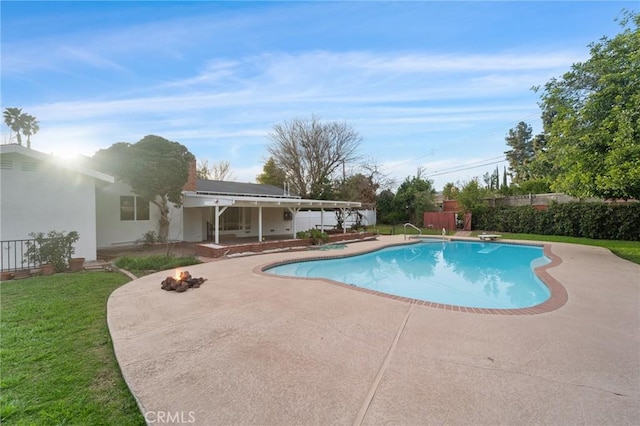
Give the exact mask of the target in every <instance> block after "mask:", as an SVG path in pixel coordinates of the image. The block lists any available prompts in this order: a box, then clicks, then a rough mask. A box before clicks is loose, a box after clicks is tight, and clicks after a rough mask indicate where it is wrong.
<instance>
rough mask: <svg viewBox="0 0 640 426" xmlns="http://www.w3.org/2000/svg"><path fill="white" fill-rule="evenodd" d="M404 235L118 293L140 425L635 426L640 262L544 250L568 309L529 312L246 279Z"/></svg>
mask: <svg viewBox="0 0 640 426" xmlns="http://www.w3.org/2000/svg"><path fill="white" fill-rule="evenodd" d="M475 240H476V241H477V239H475ZM402 242H403V236H381V237H379V238H378V240H375V241H365V242H359V243H354V244H349V245H348V246H347V247H346V248H345V249H343V250H328V251H326V252H319V251H300V252H282V253H269V254H262V255H257V256H247V257H238V258H233V259H224V260H219V261H215V262H209V263H204V264H200V265H195V266H191V267H188V268H186V269H188V270H189V272H190V273H191V275H192V276H194V277H204V278H207V279H208V281H206V282H205V283H204V284H203V285H202V286H201V287H200V288H198V289H190V290H188V291H187V292H185V293H180V294H176V293H175V292H166V291H163V290H161V289H160V281H161V280H162V279H163V278H165V277H166V276H167V271H165V272H160V273H157V274H153V275H149V276H145V277H143V278H140V279H138V280H135V281H132V282H130V283H128V284H126V285H124V286H123V287H121V288H119V289H118V290H116V291H115V292H114V293H113V294H112V295H111V297H110V298H109V302H108V322H109V329H110V332H111V335H112V339H113V345H114V348H115V352H116V356H117V359H118V362H119V364H120V367H121V369H122V372H123V375H124V378H125V380H126V381H127V383H128V385H129V387H130V389H131V391H132V392H133V394H134V395H135V397H136V398H137V400H138V402H139V405H140V407H141V409H142V410H143V413H147V421H148V422H150V423H154V422H156V421H157V420H158V414H159V413H163V414H162V415H163V416H166V414H167V413H169V414H170V415H171V416H172V417H171V418H172V419H174V420H176V419H178V420H189V421H190V422H189V423H190V424H197V425H211V424H225V425H226V424H230V425H231V424H232V425H246V424H260V425H294V424H295V425H325V424H358V425H359V424H408V425H409V424H411V425H413V424H483V425H484V424H486V425H494V424H588V425H602V424H616V425H618V424H634V423H636V422H637V419H638V418H640V357H639V356H638V350H639V348H640V266H638V265H636V264H633V263H631V262H628V261H625V260H623V259H620V258H618V257H616V256H614V255H613V254H611V253H610V252H609V251H608V250H606V249H602V248H599V247H587V246H580V245H572V244H561V243H552V244H551V251H552V252H553V253H554V254H555V255H556V256H559V257H560V258H561V259H562V262H561V263H560V264H559V265H558V266H555V267H553V268H550V269H548V270H547V272H548V273H549V274H550V275H551V276H552V277H553V278H555V279H556V280H558V281H559V282H561V283H562V285H563V286H564V287H565V288H566V290H567V293H568V301H567V303H566V304H565V305H564V306H562V307H560V308H559V309H556V310H553V311H551V312H547V313H544V314H536V315H499V314H498V315H496V314H474V313H467V312H457V311H453V310H448V309H437V308H432V307H427V306H421V305H418V304H414V303H408V302H406V301H401V300H394V299H392V298H388V297H380V296H378V295H375V294H370V293H367V292H364V291H358V290H356V289H353V288H349V287H346V286H339V285H333V284H330V283H327V282H324V281H319V280H303V279H291V278H283V277H276V276H265V275H263V274H262V273H259V272H258V271H259V270H260V268H261V267H262V266H264V265H266V264H270V263H273V262H278V261H281V260H284V259H289V258H305V257H317V256H335V255H344V254H349V253H357V252H361V251H366V250H371V249H374V248H378V247H382V246H384V245H387V244H394V243H402ZM176 413H177V414H176ZM177 416H182V417H177ZM163 418H165V419H166V417H163ZM191 420H193V421H191ZM158 423H160V422H158ZM173 423H179V421H177V420H176V421H174V422H173Z"/></svg>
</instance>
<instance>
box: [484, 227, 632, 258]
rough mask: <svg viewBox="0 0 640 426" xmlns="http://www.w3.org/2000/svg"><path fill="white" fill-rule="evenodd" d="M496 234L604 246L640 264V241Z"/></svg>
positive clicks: (507, 236)
mask: <svg viewBox="0 0 640 426" xmlns="http://www.w3.org/2000/svg"><path fill="white" fill-rule="evenodd" d="M478 234H480V232H474V233H473V234H472V235H474V236H475V235H478ZM497 234H500V235H502V238H504V239H509V240H534V241H549V242H555V243H571V244H583V245H586V246H599V247H605V248H608V249H609V250H611V252H612V253H613V254H615V255H616V256H619V257H621V258H623V259H627V260H630V261H631V262H634V263H637V264H639V265H640V241H618V240H592V239H590V238H577V237H564V236H560V235H538V234H511V233H509V232H497Z"/></svg>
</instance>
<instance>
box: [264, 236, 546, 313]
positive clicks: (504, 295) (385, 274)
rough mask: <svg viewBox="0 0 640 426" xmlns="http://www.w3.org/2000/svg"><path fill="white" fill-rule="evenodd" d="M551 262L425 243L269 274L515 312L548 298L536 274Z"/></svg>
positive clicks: (523, 249)
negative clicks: (331, 282) (334, 282)
mask: <svg viewBox="0 0 640 426" xmlns="http://www.w3.org/2000/svg"><path fill="white" fill-rule="evenodd" d="M549 262H550V260H549V259H548V258H547V257H545V256H544V253H543V249H542V248H541V247H533V246H525V245H515V244H502V243H493V242H491V243H485V242H468V241H425V242H421V243H413V244H405V245H400V246H393V247H387V248H384V249H381V250H377V251H374V252H370V253H366V254H361V255H356V256H349V257H342V258H331V259H315V260H306V261H296V262H292V263H285V264H280V265H277V266H274V267H270V268H267V269H265V272H267V273H271V274H275V275H284V276H290V277H304V278H327V279H330V280H333V281H338V282H342V283H345V284H350V285H354V286H357V287H362V288H367V289H371V290H375V291H379V292H382V293H387V294H392V295H397V296H402V297H408V298H412V299H418V300H424V301H428V302H435V303H442V304H447V305H457V306H464V307H470V308H492V309H517V308H527V307H531V306H535V305H538V304H540V303H543V302H544V301H546V300H547V299H549V297H550V295H551V292H550V291H549V288H548V287H547V286H546V285H545V284H544V283H543V282H542V281H541V280H540V279H539V278H538V277H537V276H536V274H535V272H534V269H535V268H537V267H538V266H542V265H545V264H547V263H549Z"/></svg>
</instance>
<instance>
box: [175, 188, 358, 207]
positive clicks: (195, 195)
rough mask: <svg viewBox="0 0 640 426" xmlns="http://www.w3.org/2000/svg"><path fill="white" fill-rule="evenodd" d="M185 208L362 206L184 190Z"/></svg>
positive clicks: (349, 202)
mask: <svg viewBox="0 0 640 426" xmlns="http://www.w3.org/2000/svg"><path fill="white" fill-rule="evenodd" d="M183 206H184V207H185V208H193V207H216V206H218V207H223V206H226V207H284V208H287V207H288V208H290V209H297V210H299V209H303V208H305V209H348V208H357V207H362V203H360V202H355V201H336V200H308V199H303V198H286V197H278V196H271V197H270V196H255V195H240V194H238V195H221V194H204V193H201V192H200V191H196V192H185V193H184V203H183Z"/></svg>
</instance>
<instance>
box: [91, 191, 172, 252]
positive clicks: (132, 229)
mask: <svg viewBox="0 0 640 426" xmlns="http://www.w3.org/2000/svg"><path fill="white" fill-rule="evenodd" d="M121 195H135V194H134V193H133V192H131V188H130V187H129V186H128V185H126V184H125V183H123V182H120V181H116V183H114V184H111V185H107V186H104V187H100V188H98V189H97V191H96V223H97V240H96V242H97V247H98V248H109V247H114V246H123V245H132V244H136V243H137V242H139V241H141V240H142V238H143V235H144V234H145V233H146V232H148V231H155V232H156V233H157V232H158V229H159V226H158V220H159V218H160V212H159V210H158V208H157V207H156V206H155V205H154V204H151V206H150V209H149V220H120V196H121ZM169 218H170V221H171V222H170V226H169V239H170V240H177V241H181V240H182V239H183V230H182V220H183V218H182V209H181V208H175V207H174V206H173V205H171V204H170V212H169Z"/></svg>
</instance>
